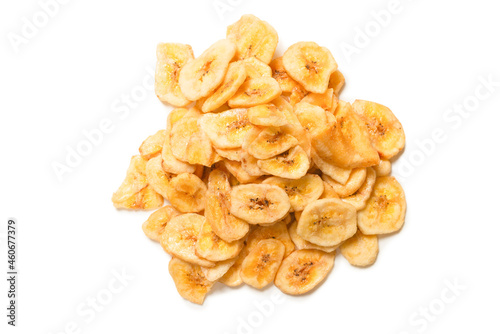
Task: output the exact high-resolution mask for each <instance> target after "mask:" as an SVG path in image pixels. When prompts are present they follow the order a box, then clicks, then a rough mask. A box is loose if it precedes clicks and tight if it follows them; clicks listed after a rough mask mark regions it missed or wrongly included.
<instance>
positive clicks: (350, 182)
mask: <svg viewBox="0 0 500 334" xmlns="http://www.w3.org/2000/svg"><path fill="white" fill-rule="evenodd" d="M323 180H324V181H325V182H327V183H328V184H330V185H331V186H332V188H333V190H334V191H335V192H336V193H337V195H339V196H340V197H341V198H342V197H347V196H351V195H352V194H354V193H355V192H356V191H357V190H358V189H359V188H361V186H362V185H363V182H365V180H366V168H354V169H353V170H352V171H351V173H350V174H349V178H348V179H347V182H346V183H345V184H341V183H338V182H337V181H335V180H334V179H332V178H331V177H330V176H328V175H326V174H323Z"/></svg>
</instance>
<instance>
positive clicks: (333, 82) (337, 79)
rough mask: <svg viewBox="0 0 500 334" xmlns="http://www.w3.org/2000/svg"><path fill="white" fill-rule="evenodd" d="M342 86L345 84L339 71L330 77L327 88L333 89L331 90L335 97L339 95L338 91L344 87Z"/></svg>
mask: <svg viewBox="0 0 500 334" xmlns="http://www.w3.org/2000/svg"><path fill="white" fill-rule="evenodd" d="M344 84H345V78H344V75H343V74H342V72H340V71H339V70H337V71H335V72H333V73H332V75H331V76H330V81H329V83H328V87H329V88H333V90H334V91H335V95H337V96H339V95H340V91H341V90H342V88H343V87H344Z"/></svg>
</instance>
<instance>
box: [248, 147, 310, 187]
mask: <svg viewBox="0 0 500 334" xmlns="http://www.w3.org/2000/svg"><path fill="white" fill-rule="evenodd" d="M257 166H259V168H260V169H261V170H262V171H263V172H265V173H268V174H271V175H274V176H279V177H284V178H287V179H300V178H301V177H303V176H304V175H306V174H307V171H308V170H309V158H308V156H307V154H306V152H305V151H304V149H302V147H300V146H295V147H294V148H292V149H289V150H288V151H286V152H284V153H281V154H279V155H276V156H274V157H272V158H270V159H265V160H259V161H257Z"/></svg>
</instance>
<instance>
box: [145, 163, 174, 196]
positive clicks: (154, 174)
mask: <svg viewBox="0 0 500 334" xmlns="http://www.w3.org/2000/svg"><path fill="white" fill-rule="evenodd" d="M171 178H172V176H171V175H169V173H167V172H165V171H164V170H163V167H162V159H161V156H157V157H154V158H151V159H149V160H148V163H147V164H146V179H147V181H148V184H149V185H150V186H151V187H152V188H153V189H154V191H156V192H157V193H158V194H160V195H162V196H163V197H164V198H167V189H168V182H169V181H170V179H171Z"/></svg>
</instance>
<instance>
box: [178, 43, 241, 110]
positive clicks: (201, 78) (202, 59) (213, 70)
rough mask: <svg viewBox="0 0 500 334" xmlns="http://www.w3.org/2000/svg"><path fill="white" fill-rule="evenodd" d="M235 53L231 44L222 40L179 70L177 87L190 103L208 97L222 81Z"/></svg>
mask: <svg viewBox="0 0 500 334" xmlns="http://www.w3.org/2000/svg"><path fill="white" fill-rule="evenodd" d="M235 52H236V47H235V45H234V43H233V42H231V41H230V40H227V39H222V40H220V41H218V42H216V43H214V44H213V45H212V46H210V47H209V48H208V49H207V50H206V51H205V52H203V53H202V54H201V56H199V57H198V58H196V59H193V60H190V61H189V62H188V63H187V64H185V65H184V67H183V68H182V69H181V71H180V74H179V86H180V88H181V92H182V94H184V96H186V97H187V98H188V99H189V100H191V101H196V100H198V99H199V98H202V97H205V96H208V95H209V94H210V93H211V92H212V91H213V90H214V89H215V88H217V87H218V86H219V85H220V84H221V83H222V80H224V76H225V75H226V72H227V68H228V66H229V62H230V61H231V59H232V58H233V56H234V54H235Z"/></svg>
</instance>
